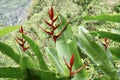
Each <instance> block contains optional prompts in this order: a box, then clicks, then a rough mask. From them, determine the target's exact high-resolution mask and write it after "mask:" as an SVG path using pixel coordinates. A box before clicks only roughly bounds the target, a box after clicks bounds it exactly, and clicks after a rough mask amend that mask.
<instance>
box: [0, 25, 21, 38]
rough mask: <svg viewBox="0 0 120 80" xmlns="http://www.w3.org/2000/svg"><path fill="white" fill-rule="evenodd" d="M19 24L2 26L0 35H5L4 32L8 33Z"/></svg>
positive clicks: (17, 27)
mask: <svg viewBox="0 0 120 80" xmlns="http://www.w3.org/2000/svg"><path fill="white" fill-rule="evenodd" d="M19 28H20V26H8V27H5V28H2V29H0V37H2V36H4V35H6V34H9V33H10V32H12V31H14V30H16V29H19Z"/></svg>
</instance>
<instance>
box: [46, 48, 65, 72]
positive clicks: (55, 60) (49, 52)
mask: <svg viewBox="0 0 120 80" xmlns="http://www.w3.org/2000/svg"><path fill="white" fill-rule="evenodd" d="M45 50H46V53H47V55H48V57H49V59H50V61H51V63H52V64H53V65H54V66H55V68H56V69H57V71H58V72H59V73H60V74H65V72H64V69H63V67H62V65H61V63H60V60H59V57H58V54H57V51H56V50H55V49H53V48H48V47H46V48H45Z"/></svg>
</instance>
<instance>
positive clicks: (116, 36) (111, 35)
mask: <svg viewBox="0 0 120 80" xmlns="http://www.w3.org/2000/svg"><path fill="white" fill-rule="evenodd" d="M90 34H92V35H94V36H100V37H101V38H108V39H111V40H113V41H117V42H120V34H118V33H115V32H106V31H92V32H90Z"/></svg>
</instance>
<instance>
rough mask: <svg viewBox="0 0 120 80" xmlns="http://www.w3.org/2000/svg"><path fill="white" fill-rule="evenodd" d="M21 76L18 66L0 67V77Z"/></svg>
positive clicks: (18, 77)
mask: <svg viewBox="0 0 120 80" xmlns="http://www.w3.org/2000/svg"><path fill="white" fill-rule="evenodd" d="M3 76H4V78H15V79H16V78H17V79H20V78H21V74H20V67H2V68H0V78H3Z"/></svg>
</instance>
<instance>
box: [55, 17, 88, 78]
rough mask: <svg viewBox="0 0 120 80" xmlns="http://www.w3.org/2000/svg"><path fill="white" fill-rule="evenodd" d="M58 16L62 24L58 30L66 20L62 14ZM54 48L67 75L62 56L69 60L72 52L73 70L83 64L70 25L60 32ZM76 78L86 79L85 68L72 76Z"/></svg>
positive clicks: (60, 28)
mask: <svg viewBox="0 0 120 80" xmlns="http://www.w3.org/2000/svg"><path fill="white" fill-rule="evenodd" d="M59 18H60V20H61V21H62V25H61V26H59V31H61V30H62V29H63V28H64V26H65V25H66V23H67V21H66V19H65V18H64V17H63V16H62V15H60V17H59ZM56 48H57V53H58V56H59V59H60V60H61V61H60V62H61V64H62V66H63V68H64V70H65V72H66V74H67V75H69V70H68V69H67V67H66V65H65V63H64V60H63V56H64V57H65V59H66V60H67V62H69V60H70V58H71V56H72V54H74V55H75V61H74V68H73V70H76V69H78V68H80V67H81V66H82V65H83V64H82V61H81V59H80V55H79V53H78V49H77V45H76V41H75V38H74V36H73V32H72V29H71V26H70V25H68V26H67V28H66V30H65V31H64V32H63V33H62V35H61V36H60V37H59V39H57V41H56ZM78 79H79V80H87V79H88V77H87V73H86V71H85V70H81V71H80V72H79V73H78V74H76V75H75V76H74V77H73V80H78Z"/></svg>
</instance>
